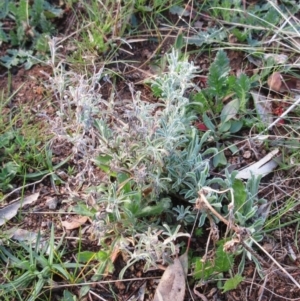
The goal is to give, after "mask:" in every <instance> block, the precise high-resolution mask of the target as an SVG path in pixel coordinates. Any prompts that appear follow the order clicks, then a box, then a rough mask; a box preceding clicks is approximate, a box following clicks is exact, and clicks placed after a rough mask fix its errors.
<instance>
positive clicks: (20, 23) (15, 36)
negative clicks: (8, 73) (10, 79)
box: [0, 0, 64, 69]
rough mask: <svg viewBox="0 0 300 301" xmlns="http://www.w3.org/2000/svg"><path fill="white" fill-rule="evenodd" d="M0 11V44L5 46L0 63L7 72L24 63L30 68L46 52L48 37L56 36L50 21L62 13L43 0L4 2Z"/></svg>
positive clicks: (39, 60)
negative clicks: (6, 48) (5, 49)
mask: <svg viewBox="0 0 300 301" xmlns="http://www.w3.org/2000/svg"><path fill="white" fill-rule="evenodd" d="M0 11H1V13H0V45H1V44H4V43H5V44H6V45H8V50H7V53H6V55H3V56H2V57H0V62H1V64H2V65H3V66H5V67H6V68H8V69H10V68H11V67H13V66H17V65H19V64H24V67H25V69H29V68H31V66H32V65H33V64H36V63H38V62H41V59H42V58H43V56H44V55H45V53H47V52H48V51H49V47H48V36H51V35H53V34H55V33H56V27H55V24H54V22H53V20H54V19H57V18H61V17H62V16H63V12H64V11H63V10H62V9H61V8H58V7H56V6H54V5H53V4H51V3H50V2H49V1H46V0H34V1H27V0H20V1H10V0H5V1H2V3H1V4H0Z"/></svg>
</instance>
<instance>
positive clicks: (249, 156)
mask: <svg viewBox="0 0 300 301" xmlns="http://www.w3.org/2000/svg"><path fill="white" fill-rule="evenodd" d="M243 158H245V159H250V158H251V151H249V150H247V151H245V152H244V154H243Z"/></svg>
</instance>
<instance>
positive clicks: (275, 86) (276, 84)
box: [268, 72, 282, 92]
mask: <svg viewBox="0 0 300 301" xmlns="http://www.w3.org/2000/svg"><path fill="white" fill-rule="evenodd" d="M268 86H269V88H270V89H271V90H273V91H276V92H279V91H280V89H281V87H282V77H281V74H280V73H279V72H274V73H273V74H272V75H270V76H269V78H268Z"/></svg>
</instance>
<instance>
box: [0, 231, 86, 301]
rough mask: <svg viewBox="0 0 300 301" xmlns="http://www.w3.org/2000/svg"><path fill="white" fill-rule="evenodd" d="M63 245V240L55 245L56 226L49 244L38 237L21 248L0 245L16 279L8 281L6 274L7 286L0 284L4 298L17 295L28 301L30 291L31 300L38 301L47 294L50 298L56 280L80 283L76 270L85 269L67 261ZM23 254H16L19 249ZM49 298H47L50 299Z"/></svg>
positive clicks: (29, 299) (1, 294) (23, 244)
mask: <svg viewBox="0 0 300 301" xmlns="http://www.w3.org/2000/svg"><path fill="white" fill-rule="evenodd" d="M62 242H63V237H62V238H61V239H60V241H59V243H58V244H55V242H54V227H53V226H52V229H51V234H50V239H49V242H48V243H44V242H43V241H42V238H41V235H40V234H38V236H37V239H36V241H35V242H31V243H30V244H29V245H27V244H26V243H25V242H20V243H19V246H16V245H13V244H11V246H10V248H7V247H5V246H3V245H2V246H0V260H1V261H2V262H3V263H4V264H6V266H7V270H8V271H13V274H14V276H12V274H11V273H9V274H10V275H11V276H12V277H13V278H11V279H7V278H6V276H5V275H4V274H2V277H3V279H6V280H7V281H6V283H4V284H1V285H0V296H2V297H5V296H7V294H8V295H13V294H14V295H15V296H16V297H17V299H18V300H24V296H25V295H23V294H24V293H26V296H27V293H28V292H30V294H29V297H27V299H26V300H27V301H35V300H37V299H38V298H39V297H41V296H42V295H43V294H45V295H44V296H45V297H46V296H47V294H48V295H50V296H49V299H51V294H52V292H51V289H50V291H49V289H45V288H44V287H45V286H50V288H51V287H52V284H53V283H54V279H53V278H54V277H59V278H61V279H62V280H64V281H67V282H69V283H70V284H72V283H74V282H75V280H76V275H75V274H74V271H76V270H77V269H79V268H80V267H82V265H81V264H78V263H69V262H63V255H64V249H62V250H61V251H59V249H60V247H61V245H62ZM18 248H19V249H20V251H18V252H16V250H17V249H18ZM46 298H47V297H46Z"/></svg>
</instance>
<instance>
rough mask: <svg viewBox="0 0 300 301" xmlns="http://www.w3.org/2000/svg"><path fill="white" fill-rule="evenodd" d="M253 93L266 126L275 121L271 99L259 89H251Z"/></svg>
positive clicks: (257, 108) (259, 113) (259, 114)
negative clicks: (258, 90)
mask: <svg viewBox="0 0 300 301" xmlns="http://www.w3.org/2000/svg"><path fill="white" fill-rule="evenodd" d="M251 95H252V98H253V101H254V105H255V108H256V112H257V114H258V116H259V118H260V120H261V121H262V122H263V123H264V124H265V125H266V126H268V125H270V124H271V123H272V122H273V117H272V104H271V101H270V100H269V99H268V98H267V97H265V96H264V95H262V94H260V93H259V92H257V91H251Z"/></svg>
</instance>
